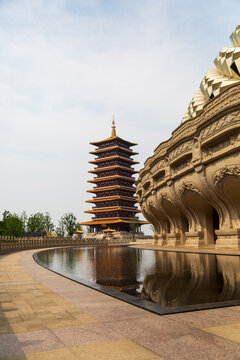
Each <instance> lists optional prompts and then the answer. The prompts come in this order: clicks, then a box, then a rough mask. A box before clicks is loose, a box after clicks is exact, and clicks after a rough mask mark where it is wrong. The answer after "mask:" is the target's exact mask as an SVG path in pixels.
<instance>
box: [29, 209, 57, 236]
mask: <svg viewBox="0 0 240 360" xmlns="http://www.w3.org/2000/svg"><path fill="white" fill-rule="evenodd" d="M53 230H54V225H53V223H52V219H51V216H50V214H49V213H46V214H45V215H44V214H43V213H40V212H37V213H36V214H32V215H30V216H29V218H28V221H27V231H28V232H51V231H53Z"/></svg>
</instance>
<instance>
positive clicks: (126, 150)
mask: <svg viewBox="0 0 240 360" xmlns="http://www.w3.org/2000/svg"><path fill="white" fill-rule="evenodd" d="M114 149H120V150H123V151H125V152H127V153H129V155H130V156H131V155H138V154H139V153H138V152H136V151H132V150H131V149H127V148H124V147H122V146H120V145H114V146H108V147H106V148H100V149H97V150H94V151H90V152H89V154H92V155H95V154H99V153H102V152H105V151H109V150H114Z"/></svg>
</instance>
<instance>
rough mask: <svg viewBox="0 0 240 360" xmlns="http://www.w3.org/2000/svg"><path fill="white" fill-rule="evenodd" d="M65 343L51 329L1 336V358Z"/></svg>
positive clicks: (57, 346)
mask: <svg viewBox="0 0 240 360" xmlns="http://www.w3.org/2000/svg"><path fill="white" fill-rule="evenodd" d="M63 347H64V344H63V343H62V342H61V341H60V340H59V339H58V338H57V337H56V336H55V335H54V334H53V333H52V332H51V331H50V330H39V331H31V332H23V333H19V334H8V335H1V336H0V359H2V357H4V356H10V355H11V356H12V355H19V354H25V353H32V352H37V351H44V350H51V349H57V348H63Z"/></svg>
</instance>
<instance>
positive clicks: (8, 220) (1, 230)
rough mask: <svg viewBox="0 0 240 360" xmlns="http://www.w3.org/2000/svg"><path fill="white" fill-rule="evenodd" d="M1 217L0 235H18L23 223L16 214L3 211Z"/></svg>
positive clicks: (21, 230)
mask: <svg viewBox="0 0 240 360" xmlns="http://www.w3.org/2000/svg"><path fill="white" fill-rule="evenodd" d="M2 215H3V219H2V221H0V235H3V236H16V237H18V236H20V234H21V233H22V232H23V230H24V224H23V222H22V220H21V218H20V217H19V216H18V215H17V214H11V213H10V212H9V211H6V210H5V211H4V213H3V214H2Z"/></svg>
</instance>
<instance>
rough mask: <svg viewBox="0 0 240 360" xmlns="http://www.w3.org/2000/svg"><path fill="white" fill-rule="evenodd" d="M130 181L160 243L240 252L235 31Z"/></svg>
mask: <svg viewBox="0 0 240 360" xmlns="http://www.w3.org/2000/svg"><path fill="white" fill-rule="evenodd" d="M230 38H231V40H232V42H233V46H231V47H228V48H227V47H225V48H223V49H222V50H221V51H220V54H219V56H218V57H217V58H216V59H215V62H214V63H215V67H214V68H213V69H211V70H210V71H209V72H208V73H207V74H206V76H205V78H204V79H203V81H202V82H201V85H200V89H199V90H198V91H197V92H196V93H195V95H194V98H193V99H192V101H191V103H190V105H189V107H188V110H187V112H186V114H185V116H184V118H183V120H182V123H181V125H180V126H179V127H178V128H176V129H175V130H174V131H173V133H172V136H171V138H170V139H169V140H167V141H165V142H164V143H161V144H160V145H159V146H158V147H157V148H156V149H155V151H154V155H153V156H152V157H150V158H149V159H148V160H147V161H146V162H145V166H144V168H143V169H142V170H141V171H140V175H139V179H138V180H137V197H138V201H139V203H140V205H141V209H142V213H143V215H144V216H145V217H146V218H147V219H148V220H149V222H151V223H152V224H153V225H154V229H155V234H154V239H155V244H158V245H161V246H185V247H202V246H214V247H216V248H227V249H239V248H240V26H238V27H237V28H236V30H235V31H234V32H233V34H232V35H231V37H230Z"/></svg>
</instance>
